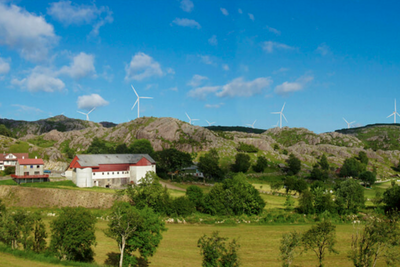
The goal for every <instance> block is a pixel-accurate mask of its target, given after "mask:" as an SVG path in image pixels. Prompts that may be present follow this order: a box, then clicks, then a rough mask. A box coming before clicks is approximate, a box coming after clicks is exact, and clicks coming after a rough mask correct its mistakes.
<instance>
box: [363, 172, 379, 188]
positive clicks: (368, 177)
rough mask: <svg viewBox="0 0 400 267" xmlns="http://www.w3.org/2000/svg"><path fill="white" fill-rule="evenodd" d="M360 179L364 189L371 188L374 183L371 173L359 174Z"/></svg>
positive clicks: (374, 179) (374, 177)
mask: <svg viewBox="0 0 400 267" xmlns="http://www.w3.org/2000/svg"><path fill="white" fill-rule="evenodd" d="M360 179H361V181H363V182H364V185H365V187H367V185H369V186H372V185H373V184H374V183H375V182H376V175H375V174H374V173H373V172H370V171H365V172H362V173H361V174H360Z"/></svg>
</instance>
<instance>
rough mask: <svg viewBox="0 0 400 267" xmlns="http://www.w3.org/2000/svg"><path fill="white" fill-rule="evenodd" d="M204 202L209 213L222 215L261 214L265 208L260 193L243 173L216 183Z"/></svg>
mask: <svg viewBox="0 0 400 267" xmlns="http://www.w3.org/2000/svg"><path fill="white" fill-rule="evenodd" d="M204 202H205V208H206V211H207V212H208V213H210V214H220V215H233V214H235V215H241V214H247V215H252V214H260V213H261V212H262V210H263V209H264V207H265V202H264V200H263V199H262V198H261V196H260V193H259V192H258V190H257V189H255V188H254V186H253V185H251V184H250V183H248V182H247V181H246V176H245V175H244V174H243V173H239V174H237V175H235V176H234V177H233V178H228V179H225V180H224V181H223V182H222V183H216V184H215V185H214V186H213V187H212V188H211V190H210V193H208V194H207V195H206V196H205V198H204Z"/></svg>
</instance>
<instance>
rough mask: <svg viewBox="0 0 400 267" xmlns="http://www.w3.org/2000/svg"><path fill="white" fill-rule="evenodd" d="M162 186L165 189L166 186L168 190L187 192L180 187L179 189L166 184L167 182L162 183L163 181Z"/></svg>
mask: <svg viewBox="0 0 400 267" xmlns="http://www.w3.org/2000/svg"><path fill="white" fill-rule="evenodd" d="M160 184H161V185H162V186H163V187H164V186H166V187H167V188H168V189H174V190H179V191H184V192H185V191H186V190H185V189H183V188H180V187H177V186H175V185H172V184H168V183H165V182H162V181H160Z"/></svg>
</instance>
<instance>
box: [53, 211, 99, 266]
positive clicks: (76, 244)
mask: <svg viewBox="0 0 400 267" xmlns="http://www.w3.org/2000/svg"><path fill="white" fill-rule="evenodd" d="M95 224H96V217H95V216H94V215H93V214H91V213H90V211H87V210H86V209H85V208H82V207H78V208H70V207H66V208H62V209H61V212H60V215H59V216H58V217H56V218H55V219H54V220H53V221H52V222H51V224H50V228H51V241H50V250H51V251H53V252H54V253H56V255H57V256H58V258H59V259H66V260H73V261H82V262H92V261H93V256H94V252H93V249H92V246H95V245H96V235H95V230H96V226H95Z"/></svg>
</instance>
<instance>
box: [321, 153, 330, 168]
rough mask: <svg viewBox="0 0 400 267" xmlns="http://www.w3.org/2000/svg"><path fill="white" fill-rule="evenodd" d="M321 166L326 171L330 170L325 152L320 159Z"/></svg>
mask: <svg viewBox="0 0 400 267" xmlns="http://www.w3.org/2000/svg"><path fill="white" fill-rule="evenodd" d="M318 164H319V166H321V169H323V170H324V171H328V170H329V162H328V159H327V157H326V155H325V154H323V155H322V157H321V159H320V161H319V162H318Z"/></svg>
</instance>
